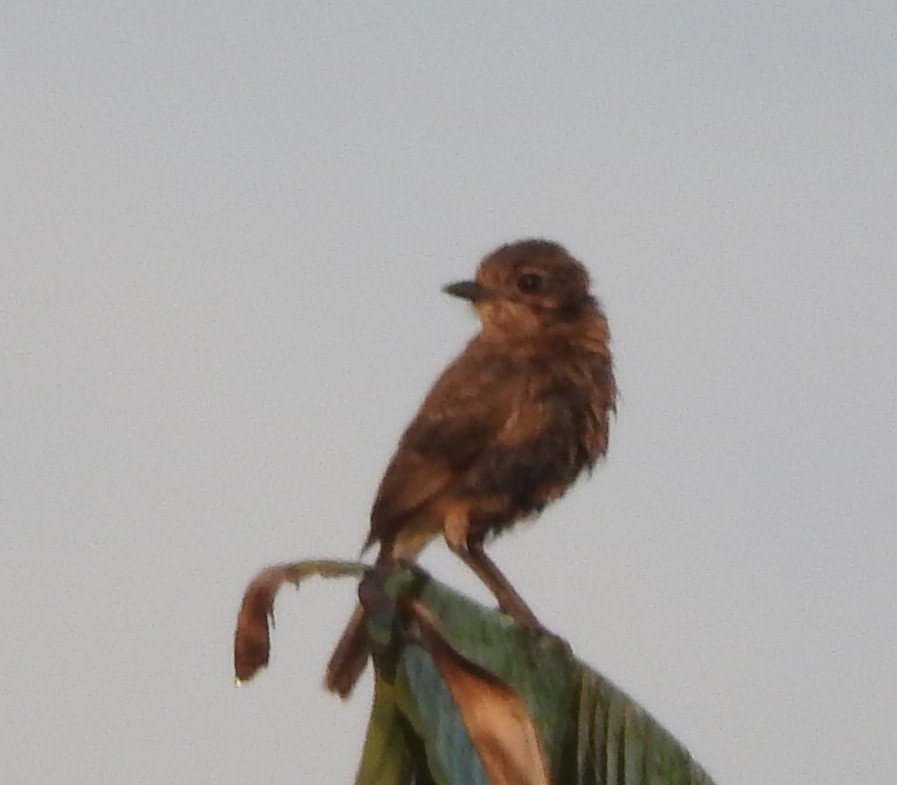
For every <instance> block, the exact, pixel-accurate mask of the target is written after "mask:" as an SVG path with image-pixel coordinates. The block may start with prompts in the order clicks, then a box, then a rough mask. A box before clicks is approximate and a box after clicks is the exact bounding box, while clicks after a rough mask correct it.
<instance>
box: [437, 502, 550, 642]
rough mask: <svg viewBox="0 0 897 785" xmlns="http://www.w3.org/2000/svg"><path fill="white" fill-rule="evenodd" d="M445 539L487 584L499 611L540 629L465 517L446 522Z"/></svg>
mask: <svg viewBox="0 0 897 785" xmlns="http://www.w3.org/2000/svg"><path fill="white" fill-rule="evenodd" d="M444 536H445V541H446V543H447V544H448V546H449V548H450V549H451V550H452V552H453V553H454V554H455V555H456V556H458V557H459V558H460V559H461V561H463V562H464V563H465V564H466V565H467V566H468V567H470V569H471V570H473V572H474V574H475V575H476V576H477V577H478V578H479V579H480V580H481V581H482V582H483V583H484V584H486V588H488V589H489V591H491V592H492V594H493V596H494V597H495V599H496V600H498V607H499V608H501V610H502V612H504V613H507V614H508V615H509V616H511V617H512V618H513V619H514V621H516V622H517V623H518V624H522V625H524V626H526V627H529V628H531V629H533V630H541V629H543V628H542V625H541V624H539V620H538V619H537V618H536V615H535V614H534V613H533V612H532V611H531V610H530V608H529V605H527V604H526V602H524V600H523V597H521V596H520V595H519V594H518V593H517V590H516V589H515V588H514V587H513V586H512V585H511V582H510V581H509V580H508V579H507V578H506V577H505V575H504V573H503V572H502V571H501V570H500V569H498V565H496V563H495V562H494V561H492V559H490V558H489V556H487V555H486V551H485V550H483V541H482V539H481V538H479V537H475V536H471V534H470V531H469V524H468V519H467V516H466V515H465V516H464V517H463V519H461V518H460V516H452V517H451V518H449V519H447V520H446V522H445V528H444Z"/></svg>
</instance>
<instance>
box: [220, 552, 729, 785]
mask: <svg viewBox="0 0 897 785" xmlns="http://www.w3.org/2000/svg"><path fill="white" fill-rule="evenodd" d="M310 564H312V563H300V564H298V565H288V566H286V567H280V568H272V569H271V570H268V571H266V573H263V576H266V577H265V579H264V580H260V579H261V578H262V577H263V576H260V579H257V581H256V582H257V583H260V585H263V586H264V587H265V590H266V592H267V595H266V598H268V599H270V603H271V605H272V606H273V592H272V585H274V584H275V583H276V582H277V579H272V575H279V576H281V577H280V578H279V580H281V581H292V582H298V579H299V577H304V576H305V575H307V574H310V573H314V572H317V573H318V574H324V575H328V576H337V575H351V576H359V575H363V577H362V580H361V583H360V586H359V597H360V598H361V600H362V603H363V605H364V606H365V609H366V611H367V630H368V635H369V638H370V640H371V643H372V647H373V650H374V666H375V678H374V700H373V707H372V711H371V717H370V721H369V724H368V730H367V735H366V738H365V743H364V749H363V752H362V758H361V762H360V765H359V768H358V773H357V776H356V780H355V783H356V785H713V781H712V780H711V778H710V777H709V776H708V775H707V774H706V773H705V772H704V771H703V769H702V768H701V767H700V766H699V765H698V763H697V762H696V761H695V760H694V759H693V758H692V757H691V755H690V754H689V753H688V751H687V750H686V749H685V748H684V747H683V746H682V745H681V744H679V743H678V742H677V741H676V740H675V739H674V738H673V737H672V736H671V735H670V734H669V733H668V732H667V731H666V730H664V729H663V728H662V727H661V726H660V725H659V724H658V723H657V722H656V721H655V720H654V719H653V718H652V717H651V716H650V714H648V713H647V712H646V711H645V710H644V709H643V708H641V707H640V706H639V705H638V704H637V703H636V702H635V701H634V700H633V699H632V698H630V697H629V696H628V695H627V694H626V693H625V692H623V691H622V690H621V689H619V688H618V687H617V686H615V685H614V684H613V683H612V682H610V681H609V680H608V679H606V678H605V677H603V676H602V675H601V674H600V673H598V672H596V671H595V670H593V669H591V668H590V667H589V666H588V665H586V664H585V663H583V662H582V661H580V660H579V659H577V658H576V657H575V656H574V655H573V653H572V651H571V650H570V647H569V645H568V644H567V643H566V642H565V641H563V640H562V639H560V638H558V637H556V636H555V635H553V634H551V633H550V632H547V631H544V630H542V631H535V630H531V629H529V628H526V627H523V626H521V625H518V624H516V623H515V622H514V621H513V620H511V619H510V618H508V617H507V616H505V615H504V614H502V613H500V612H498V611H494V610H488V609H486V608H483V607H482V606H480V605H478V604H477V603H475V602H473V601H472V600H470V599H469V598H467V597H464V596H462V595H460V594H458V593H456V592H454V591H453V590H452V589H450V588H449V587H447V586H445V585H444V584H441V583H439V582H438V581H435V580H433V579H432V578H431V577H430V576H429V575H427V574H426V573H424V572H423V571H422V570H420V569H419V568H417V567H408V568H393V569H384V568H373V569H364V568H363V566H360V565H355V564H353V563H338V562H318V563H314V565H313V566H311V567H309V566H308V565H310ZM297 576H298V577H297ZM277 585H279V584H277ZM274 591H276V587H275V588H274ZM250 594H251V592H250V591H248V592H247V597H249V596H250ZM249 604H250V605H251V604H252V603H249ZM256 604H257V602H256ZM246 606H247V601H246V599H244V611H245V608H246ZM268 612H269V613H270V607H269V608H268ZM243 616H244V613H243V611H241V619H242V618H243ZM240 628H241V625H240V624H238V630H237V642H238V646H237V649H239V639H240V637H241V629H240ZM266 634H267V633H266ZM265 645H266V646H267V637H266V638H265ZM244 648H245V647H244ZM264 662H267V648H266V649H265V658H264ZM262 664H264V663H262ZM237 670H238V673H239V672H240V667H239V664H238V668H237ZM246 672H247V671H246V668H245V667H244V675H245V673H246ZM253 672H254V671H253ZM249 677H251V673H250V674H249Z"/></svg>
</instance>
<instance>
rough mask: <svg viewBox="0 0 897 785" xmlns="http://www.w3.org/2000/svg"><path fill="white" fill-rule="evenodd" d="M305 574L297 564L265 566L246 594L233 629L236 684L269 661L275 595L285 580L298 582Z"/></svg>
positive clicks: (296, 583) (293, 582) (250, 676)
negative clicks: (269, 625)
mask: <svg viewBox="0 0 897 785" xmlns="http://www.w3.org/2000/svg"><path fill="white" fill-rule="evenodd" d="M302 577H303V573H302V571H301V570H299V569H297V568H296V566H295V565H276V566H274V567H268V568H267V569H265V570H262V572H260V573H259V574H258V575H256V577H255V578H253V580H252V582H251V583H250V584H249V586H247V587H246V592H245V593H244V594H243V602H242V604H241V605H240V613H239V614H238V616H237V628H236V631H235V632H234V675H235V677H236V680H237V684H242V683H243V682H245V681H249V680H250V679H251V678H252V677H253V676H255V674H256V673H257V672H258V670H259V669H260V668H264V667H265V666H266V665H267V664H268V656H269V654H270V651H271V634H270V631H269V628H268V620H269V619H270V620H271V625H272V626H273V624H274V598H275V597H276V596H277V592H278V591H279V590H280V587H281V586H283V584H284V583H292V584H294V585H297V586H298V584H299V581H300V580H301V578H302Z"/></svg>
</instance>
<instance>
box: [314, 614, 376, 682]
mask: <svg viewBox="0 0 897 785" xmlns="http://www.w3.org/2000/svg"><path fill="white" fill-rule="evenodd" d="M370 653H371V649H370V646H369V644H368V638H367V632H366V631H365V629H364V609H363V608H362V607H361V605H360V604H359V605H356V606H355V611H354V612H353V613H352V618H351V619H349V623H348V624H347V625H346V629H345V631H344V632H343V634H342V636H341V637H340V639H339V643H337V644H336V648H335V649H334V650H333V654H332V655H331V656H330V662H328V663H327V672H326V674H325V675H324V686H325V687H326V688H327V689H328V690H330V692H335V693H336V694H337V695H339V696H340V697H341V698H348V697H349V695H350V694H351V692H352V690H353V688H354V687H355V683H356V682H357V681H358V679H359V677H360V676H361V673H362V671H364V666H365V665H367V661H368V656H369V655H370Z"/></svg>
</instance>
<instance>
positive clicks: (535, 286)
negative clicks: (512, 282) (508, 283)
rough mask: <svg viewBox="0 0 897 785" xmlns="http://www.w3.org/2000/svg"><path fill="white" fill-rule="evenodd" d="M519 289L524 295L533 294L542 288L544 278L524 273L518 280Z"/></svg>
mask: <svg viewBox="0 0 897 785" xmlns="http://www.w3.org/2000/svg"><path fill="white" fill-rule="evenodd" d="M517 288H518V289H519V290H520V291H521V292H523V293H524V294H533V293H534V292H538V291H539V290H540V289H541V288H542V277H541V276H539V275H536V274H535V273H524V274H523V275H521V276H520V277H519V278H518V279H517Z"/></svg>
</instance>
